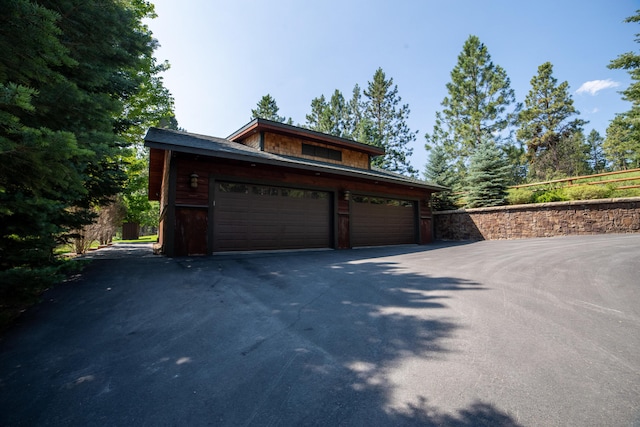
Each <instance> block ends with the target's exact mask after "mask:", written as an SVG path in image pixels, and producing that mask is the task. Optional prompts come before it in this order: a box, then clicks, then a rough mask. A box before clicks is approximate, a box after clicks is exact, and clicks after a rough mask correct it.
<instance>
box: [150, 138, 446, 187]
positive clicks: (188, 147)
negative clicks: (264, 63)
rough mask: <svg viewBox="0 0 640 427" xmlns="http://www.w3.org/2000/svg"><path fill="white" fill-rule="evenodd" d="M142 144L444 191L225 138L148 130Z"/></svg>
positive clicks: (376, 171)
mask: <svg viewBox="0 0 640 427" xmlns="http://www.w3.org/2000/svg"><path fill="white" fill-rule="evenodd" d="M144 140H145V146H147V147H150V148H157V149H162V150H172V151H176V152H184V153H190V154H198V155H203V156H209V157H217V158H223V159H232V160H240V161H246V162H251V163H260V164H267V165H273V166H284V167H290V168H298V169H304V170H310V171H314V172H324V173H331V174H335V175H342V176H349V177H354V178H361V179H367V180H371V181H382V182H388V183H394V184H402V185H406V186H414V187H418V188H424V189H428V190H432V191H442V190H447V188H446V187H443V186H440V185H437V184H432V183H429V182H426V181H422V180H419V179H415V178H410V177H406V176H404V175H400V174H397V173H393V172H389V171H386V170H383V169H378V168H372V169H360V168H354V167H349V166H343V165H337V164H333V163H325V162H321V161H314V160H308V159H301V158H298V157H290V156H283V155H278V154H273V153H268V152H265V151H260V150H258V149H255V148H253V147H249V146H247V145H243V144H241V143H239V142H234V141H231V140H229V139H225V138H217V137H213V136H207V135H199V134H194V133H188V132H181V131H175V130H171V129H159V128H150V129H149V131H148V132H147V135H146V136H145V138H144Z"/></svg>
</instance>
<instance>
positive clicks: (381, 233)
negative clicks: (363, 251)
mask: <svg viewBox="0 0 640 427" xmlns="http://www.w3.org/2000/svg"><path fill="white" fill-rule="evenodd" d="M351 220H352V221H351V224H352V225H351V242H352V245H353V246H383V245H402V244H407V243H416V242H417V239H416V214H415V202H412V201H409V200H398V199H388V198H382V197H367V196H353V197H352V204H351Z"/></svg>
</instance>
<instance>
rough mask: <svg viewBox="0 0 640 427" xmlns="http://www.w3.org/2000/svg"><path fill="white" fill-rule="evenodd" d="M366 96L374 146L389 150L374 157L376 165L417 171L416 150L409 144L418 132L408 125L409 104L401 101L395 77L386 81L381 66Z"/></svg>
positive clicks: (404, 171) (367, 114) (393, 169)
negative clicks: (413, 165)
mask: <svg viewBox="0 0 640 427" xmlns="http://www.w3.org/2000/svg"><path fill="white" fill-rule="evenodd" d="M364 95H365V96H366V98H367V101H366V110H365V116H366V118H367V119H369V120H370V123H371V131H372V133H371V137H372V142H373V145H376V146H378V147H381V148H383V149H384V150H385V151H386V154H385V155H384V156H381V157H378V158H376V159H374V161H373V164H374V166H377V167H381V168H383V169H387V170H390V171H392V172H398V173H401V174H408V175H416V173H417V171H416V170H415V169H414V168H413V167H412V166H411V164H410V162H409V157H410V156H411V154H412V152H413V149H412V148H411V147H409V144H410V143H411V142H413V141H415V139H416V134H417V132H413V131H411V129H409V126H408V125H407V122H406V120H407V119H408V117H409V113H410V110H409V105H408V104H401V102H402V98H401V97H400V96H399V95H398V86H397V85H394V84H393V79H392V78H389V79H388V80H387V78H386V75H385V73H384V71H382V68H378V69H377V70H376V72H375V73H374V75H373V80H372V81H370V82H369V83H368V86H367V89H366V90H365V91H364ZM361 142H363V141H361Z"/></svg>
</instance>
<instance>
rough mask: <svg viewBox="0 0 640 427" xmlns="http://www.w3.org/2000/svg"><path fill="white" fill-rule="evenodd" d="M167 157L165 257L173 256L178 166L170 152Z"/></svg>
mask: <svg viewBox="0 0 640 427" xmlns="http://www.w3.org/2000/svg"><path fill="white" fill-rule="evenodd" d="M167 155H168V156H169V195H168V199H169V200H168V201H167V218H166V225H165V236H164V240H165V243H164V252H165V255H167V256H174V254H175V240H176V236H175V233H176V207H175V205H176V187H177V181H176V180H177V179H178V164H177V162H176V158H175V157H174V156H173V153H172V152H171V151H169V152H167Z"/></svg>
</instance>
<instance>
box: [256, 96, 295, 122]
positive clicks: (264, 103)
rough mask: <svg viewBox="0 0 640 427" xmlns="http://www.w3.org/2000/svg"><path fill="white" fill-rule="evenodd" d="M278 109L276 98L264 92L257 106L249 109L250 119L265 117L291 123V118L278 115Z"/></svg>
mask: <svg viewBox="0 0 640 427" xmlns="http://www.w3.org/2000/svg"><path fill="white" fill-rule="evenodd" d="M279 110H280V109H279V108H278V104H277V103H276V100H275V99H274V98H273V97H272V96H271V95H270V94H266V95H264V96H263V97H262V98H260V101H258V104H257V108H256V109H254V110H251V120H253V119H266V120H271V121H274V122H280V123H284V122H286V123H287V124H293V120H292V119H291V118H289V119H287V118H286V117H284V116H279V115H278V111H279Z"/></svg>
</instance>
